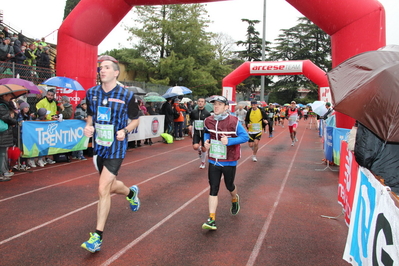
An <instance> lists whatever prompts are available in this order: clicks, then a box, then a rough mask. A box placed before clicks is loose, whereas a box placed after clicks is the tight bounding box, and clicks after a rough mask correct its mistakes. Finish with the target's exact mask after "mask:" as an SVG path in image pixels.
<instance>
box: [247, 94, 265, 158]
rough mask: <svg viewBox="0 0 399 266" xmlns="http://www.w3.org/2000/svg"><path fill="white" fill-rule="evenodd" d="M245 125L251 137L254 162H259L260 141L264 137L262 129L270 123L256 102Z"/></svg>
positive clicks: (250, 145)
mask: <svg viewBox="0 0 399 266" xmlns="http://www.w3.org/2000/svg"><path fill="white" fill-rule="evenodd" d="M245 124H246V126H247V129H248V135H249V140H248V145H249V147H250V148H251V149H252V161H253V162H257V161H258V159H257V158H256V153H257V152H258V145H259V141H260V138H261V137H262V128H264V126H263V125H267V124H268V121H267V115H266V113H265V111H263V110H262V109H260V108H258V103H257V102H256V101H252V102H251V108H250V109H249V110H248V112H247V116H246V117H245Z"/></svg>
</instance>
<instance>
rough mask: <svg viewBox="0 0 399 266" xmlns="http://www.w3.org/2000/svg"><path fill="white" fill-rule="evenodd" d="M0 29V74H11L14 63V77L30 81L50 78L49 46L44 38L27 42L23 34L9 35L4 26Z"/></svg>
mask: <svg viewBox="0 0 399 266" xmlns="http://www.w3.org/2000/svg"><path fill="white" fill-rule="evenodd" d="M0 29H1V31H0V74H12V72H11V69H12V63H15V64H17V65H16V66H15V72H16V76H20V77H23V78H24V79H27V80H32V81H33V79H37V80H40V81H42V80H46V79H48V78H50V77H51V74H52V68H51V57H50V50H51V45H49V44H48V43H46V40H45V38H44V37H43V38H42V39H38V38H35V39H34V40H32V41H31V42H28V39H27V38H26V37H25V36H24V35H23V34H21V33H20V34H17V33H11V32H9V29H8V27H6V26H1V25H0ZM54 63H55V58H54ZM10 72H11V73H10Z"/></svg>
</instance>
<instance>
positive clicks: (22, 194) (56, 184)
mask: <svg viewBox="0 0 399 266" xmlns="http://www.w3.org/2000/svg"><path fill="white" fill-rule="evenodd" d="M182 148H185V147H184V146H183V147H180V148H177V149H173V150H169V151H166V152H162V153H157V154H154V155H151V156H149V157H146V158H143V159H138V160H134V161H131V162H127V163H123V164H122V167H123V166H124V165H129V164H132V163H137V162H141V161H144V160H147V159H149V158H153V157H157V156H160V155H164V154H166V153H170V152H174V151H177V150H180V149H182ZM61 166H64V165H54V166H51V167H47V168H41V169H38V170H37V171H42V170H48V169H51V168H55V167H61ZM35 172H36V171H35ZM95 174H98V172H97V171H95V172H93V173H90V174H86V175H82V176H78V177H75V178H72V179H69V180H65V181H62V182H59V183H55V184H52V185H49V186H45V187H41V188H37V189H33V190H30V191H27V192H24V193H20V194H18V195H14V196H11V197H8V198H4V199H1V200H0V203H1V202H3V201H7V200H10V199H14V198H18V197H21V196H25V195H28V194H31V193H34V192H38V191H40V190H43V189H47V188H51V187H55V186H59V185H62V184H65V183H68V182H72V181H75V180H78V179H80V178H84V177H87V176H90V175H95ZM160 175H162V174H160ZM145 182H146V181H144V182H141V183H140V184H142V183H145Z"/></svg>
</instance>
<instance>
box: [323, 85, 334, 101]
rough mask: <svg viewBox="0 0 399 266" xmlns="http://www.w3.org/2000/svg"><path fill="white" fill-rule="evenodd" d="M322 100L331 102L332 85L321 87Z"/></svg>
mask: <svg viewBox="0 0 399 266" xmlns="http://www.w3.org/2000/svg"><path fill="white" fill-rule="evenodd" d="M320 101H323V102H330V103H331V101H332V96H331V89H330V87H320Z"/></svg>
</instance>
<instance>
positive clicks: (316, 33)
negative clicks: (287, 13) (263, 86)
mask: <svg viewBox="0 0 399 266" xmlns="http://www.w3.org/2000/svg"><path fill="white" fill-rule="evenodd" d="M298 21H299V24H297V25H296V26H294V27H292V28H290V29H283V30H282V32H283V33H282V34H280V35H279V37H278V38H277V39H276V42H277V45H275V46H274V47H273V49H272V51H271V52H270V54H269V56H268V58H269V60H271V61H282V60H284V61H285V60H307V59H309V60H310V61H312V62H313V63H314V64H316V65H317V66H318V67H320V68H321V69H323V70H324V71H326V72H327V71H329V70H331V66H332V64H331V45H330V38H329V36H328V35H327V34H326V33H324V32H323V31H322V30H321V29H320V28H319V27H318V26H316V25H315V24H313V23H312V22H311V21H310V20H309V19H307V18H305V17H302V18H299V19H298ZM300 87H303V88H307V89H310V90H311V93H310V96H312V95H313V96H314V97H316V98H315V100H316V99H317V90H318V87H317V86H316V85H315V84H314V83H312V82H310V81H309V79H307V78H306V77H304V76H297V75H294V76H279V80H278V81H277V82H276V83H275V86H274V89H273V94H279V93H280V94H282V91H283V90H288V92H284V93H283V94H284V95H288V96H289V98H286V99H285V102H288V101H290V100H294V99H295V98H296V97H297V89H298V88H300ZM272 99H275V98H272ZM276 101H277V100H276ZM280 101H281V99H280Z"/></svg>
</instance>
